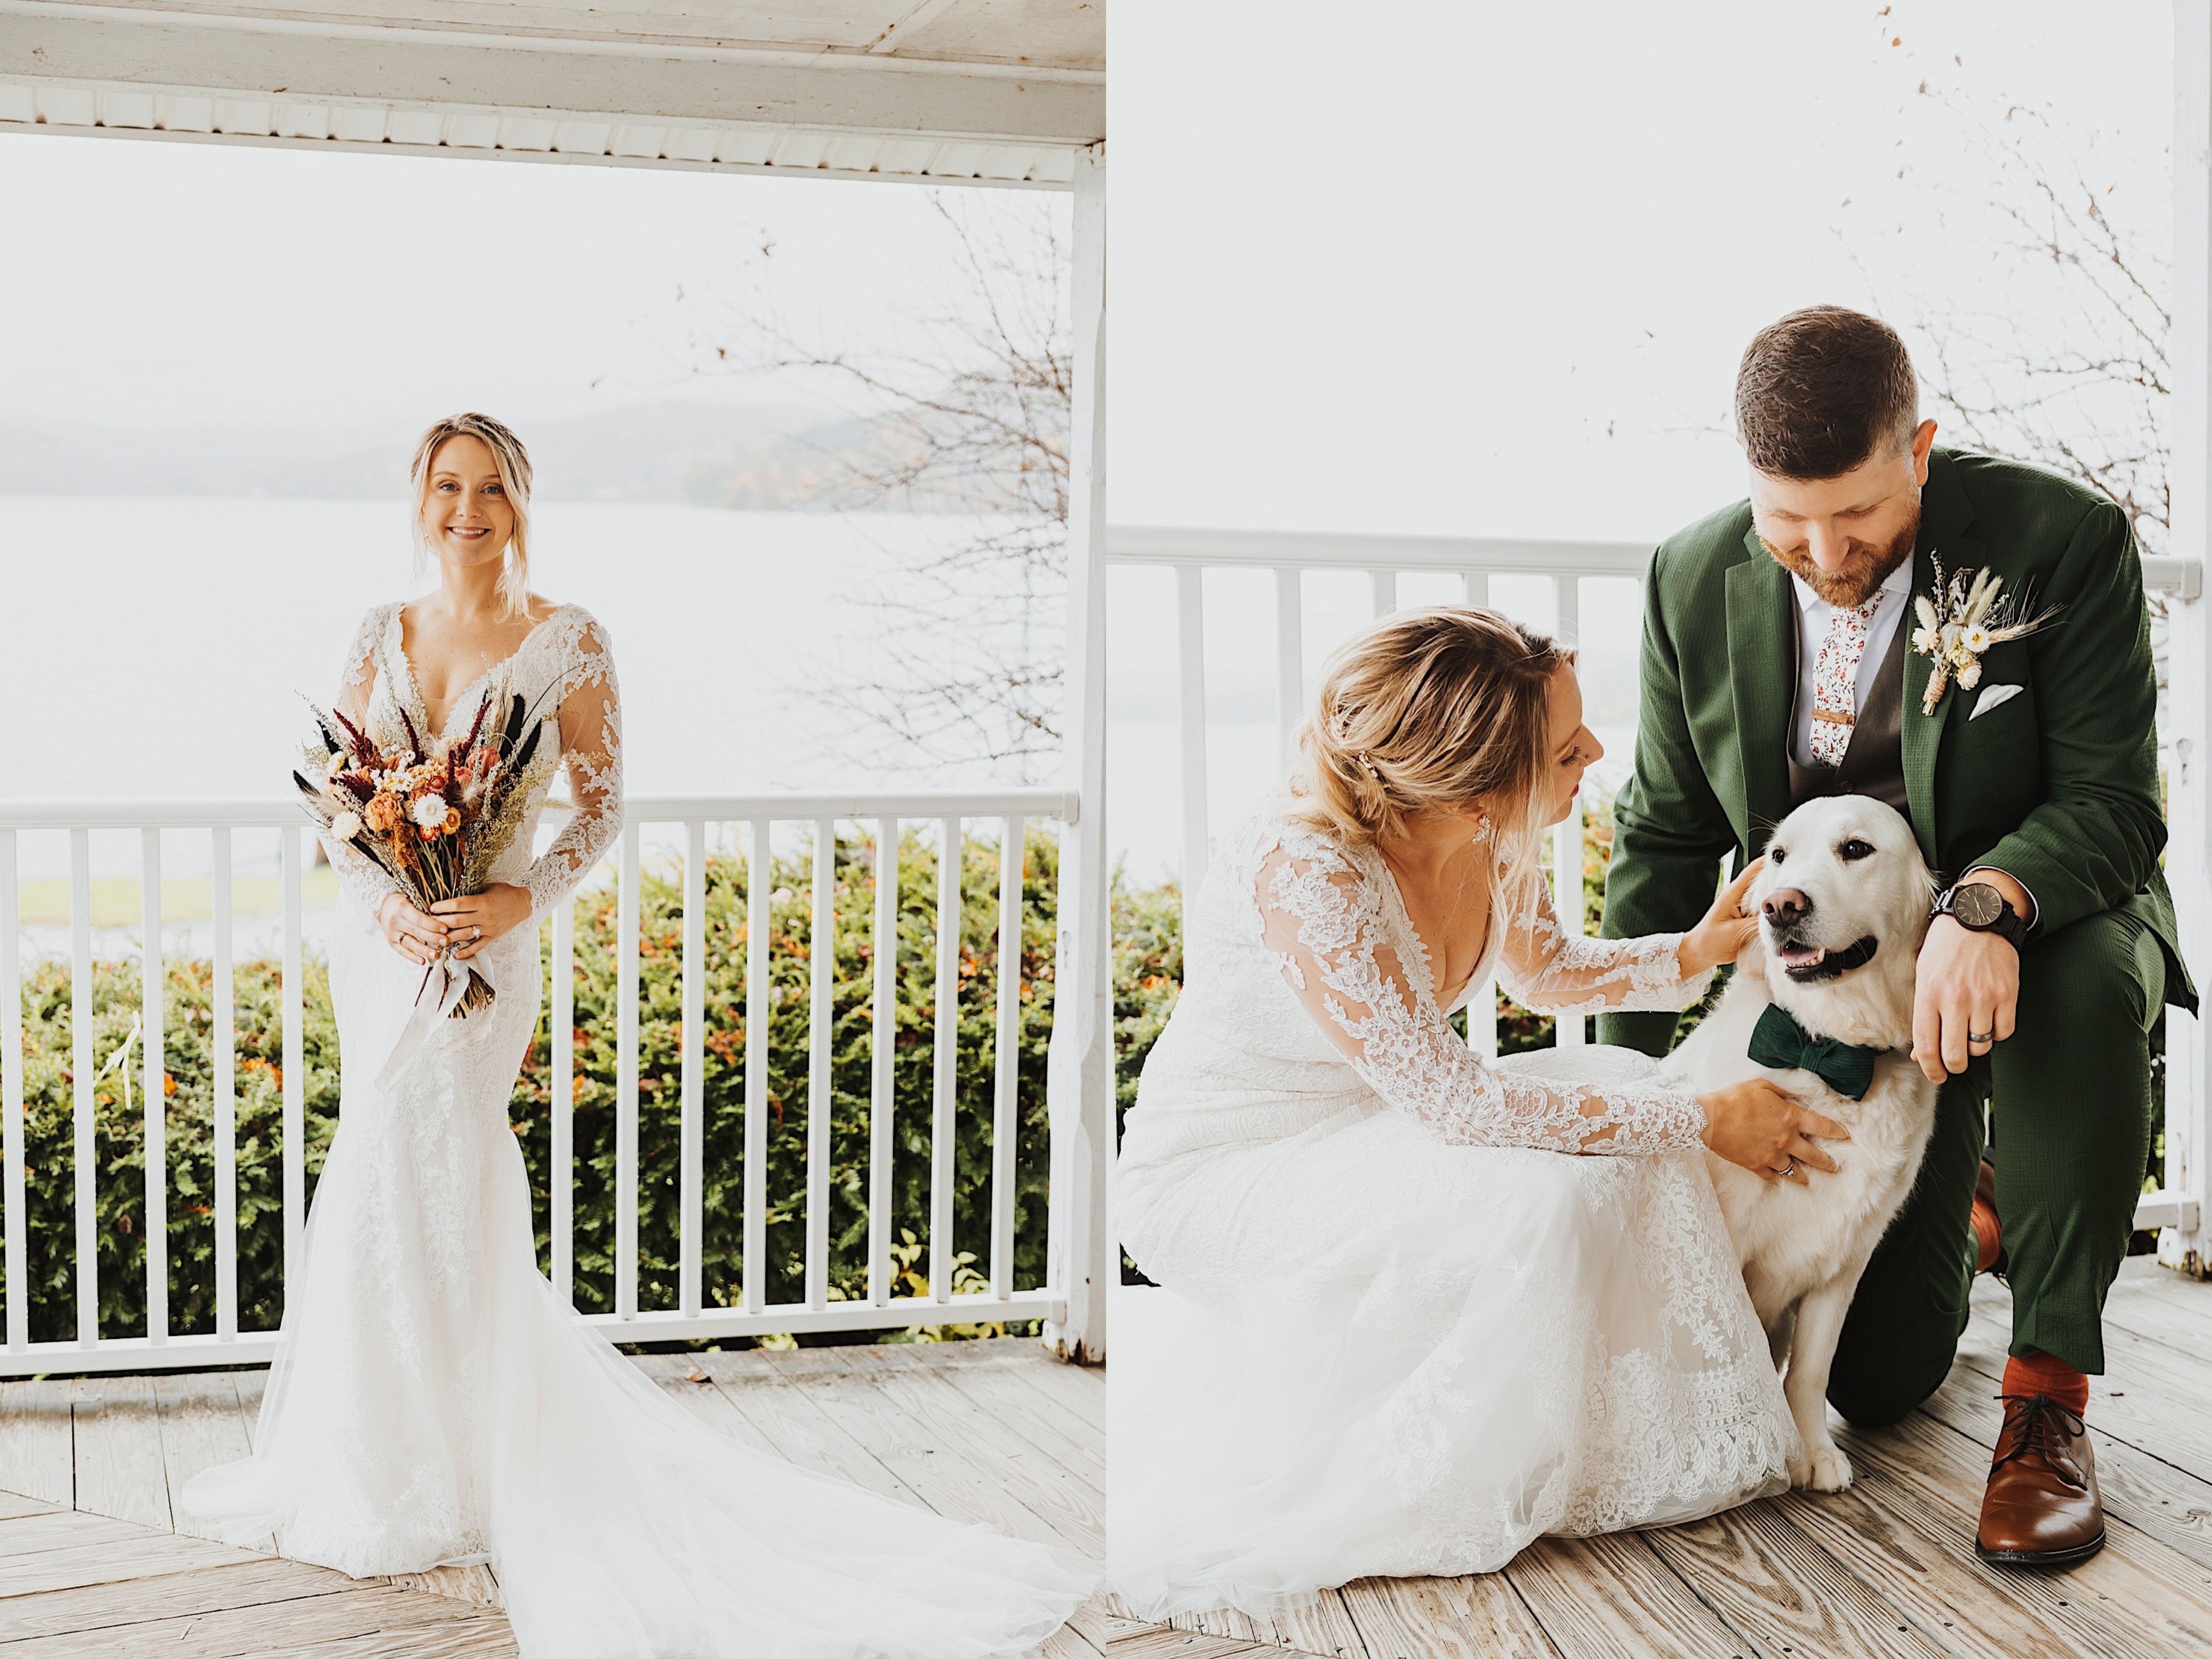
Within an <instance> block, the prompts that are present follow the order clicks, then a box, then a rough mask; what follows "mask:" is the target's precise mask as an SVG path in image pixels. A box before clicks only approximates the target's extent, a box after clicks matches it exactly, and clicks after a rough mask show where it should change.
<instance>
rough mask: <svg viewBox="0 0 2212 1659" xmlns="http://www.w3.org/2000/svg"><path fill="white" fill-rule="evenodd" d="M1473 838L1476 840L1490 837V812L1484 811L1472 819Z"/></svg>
mask: <svg viewBox="0 0 2212 1659" xmlns="http://www.w3.org/2000/svg"><path fill="white" fill-rule="evenodd" d="M1474 838H1475V840H1476V841H1478V842H1485V841H1488V840H1489V839H1490V814H1489V813H1487V812H1484V813H1481V814H1480V815H1479V816H1478V817H1476V818H1475V820H1474Z"/></svg>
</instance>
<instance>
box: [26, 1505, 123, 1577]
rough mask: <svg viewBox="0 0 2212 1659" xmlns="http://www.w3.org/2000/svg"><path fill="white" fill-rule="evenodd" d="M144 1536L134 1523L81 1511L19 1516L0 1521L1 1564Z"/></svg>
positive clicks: (53, 1511)
mask: <svg viewBox="0 0 2212 1659" xmlns="http://www.w3.org/2000/svg"><path fill="white" fill-rule="evenodd" d="M146 1533H147V1528H144V1527H142V1526H139V1525H138V1524H137V1523H136V1522H130V1521H118V1520H117V1519H116V1518H115V1517H114V1516H106V1515H92V1514H88V1513H87V1512H86V1511H84V1510H60V1509H57V1510H48V1511H46V1513H45V1514H43V1515H19V1516H16V1517H15V1519H13V1520H11V1521H0V1565H5V1564H7V1563H9V1562H12V1561H15V1560H17V1559H21V1558H22V1557H24V1556H27V1555H33V1554H37V1553H40V1552H41V1551H45V1550H62V1549H68V1548H70V1547H72V1546H74V1545H79V1544H112V1543H122V1542H126V1541H133V1540H143V1538H144V1537H145V1536H146Z"/></svg>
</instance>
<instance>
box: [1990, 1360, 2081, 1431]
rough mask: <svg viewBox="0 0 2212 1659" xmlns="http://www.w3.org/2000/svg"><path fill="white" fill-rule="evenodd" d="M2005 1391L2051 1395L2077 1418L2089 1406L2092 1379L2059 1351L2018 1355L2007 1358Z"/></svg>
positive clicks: (2008, 1392) (2009, 1392)
mask: <svg viewBox="0 0 2212 1659" xmlns="http://www.w3.org/2000/svg"><path fill="white" fill-rule="evenodd" d="M2004 1392H2005V1393H2007V1394H2023V1395H2025V1394H2047V1395H2050V1396H2051V1398H2052V1399H2053V1400H2056V1401H2057V1402H2058V1403H2059V1404H2060V1405H2062V1406H2063V1407H2066V1409H2067V1410H2068V1411H2069V1412H2072V1413H2074V1415H2075V1416H2076V1417H2079V1416H2081V1413H2083V1412H2086V1411H2087V1410H2088V1409H2089V1379H2088V1378H2087V1377H2086V1376H2082V1375H2081V1372H2079V1371H2077V1370H2075V1369H2074V1368H2073V1367H2072V1366H2071V1365H2069V1364H2067V1363H2066V1362H2065V1361H2064V1360H2063V1359H2061V1358H2058V1356H2057V1355H2056V1354H2049V1353H2032V1354H2028V1355H2027V1356H2025V1357H2023V1356H2021V1355H2019V1354H2015V1355H2014V1356H2013V1357H2012V1358H2009V1359H2008V1360H2006V1361H2005V1368H2004Z"/></svg>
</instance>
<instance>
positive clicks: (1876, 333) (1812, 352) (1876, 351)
mask: <svg viewBox="0 0 2212 1659" xmlns="http://www.w3.org/2000/svg"><path fill="white" fill-rule="evenodd" d="M1919 409H1920V393H1919V386H1918V384H1917V381H1915V380H1914V379H1913V374H1912V359H1911V357H1910V356H1907V355H1906V354H1905V342H1904V341H1903V340H1901V339H1899V337H1898V333H1897V331H1896V330H1895V329H1893V328H1892V327H1891V326H1890V325H1888V324H1887V323H1885V322H1883V321H1882V320H1881V319H1880V318H1879V317H1869V316H1868V315H1867V314H1866V313H1864V312H1862V311H1851V310H1848V309H1846V308H1845V307H1842V306H1809V307H1807V308H1806V309H1804V310H1802V311H1793V312H1791V313H1790V314H1789V315H1788V316H1787V317H1784V318H1783V319H1781V320H1780V321H1779V322H1774V323H1769V324H1768V325H1766V326H1765V328H1762V329H1761V330H1759V332H1758V333H1757V334H1756V335H1754V336H1753V337H1752V342H1751V344H1750V345H1749V346H1748V347H1747V348H1746V349H1745V350H1744V354H1743V363H1742V365H1741V368H1738V369H1737V370H1736V376H1735V425H1736V434H1737V435H1738V436H1739V437H1740V438H1741V440H1742V442H1743V453H1744V456H1745V458H1746V459H1748V460H1749V461H1750V462H1751V464H1752V465H1753V467H1754V468H1756V469H1757V470H1758V471H1760V472H1763V473H1765V475H1766V476H1767V477H1771V478H1835V477H1842V476H1843V475H1844V473H1846V472H1849V471H1850V470H1851V469H1852V468H1853V467H1855V466H1857V465H1859V463H1860V462H1862V461H1863V460H1865V459H1867V458H1868V457H1869V456H1870V455H1872V454H1873V453H1875V450H1876V449H1877V448H1878V447H1881V445H1883V444H1885V443H1895V444H1909V443H1910V442H1911V435H1912V430H1913V428H1914V427H1916V426H1917V424H1918V423H1919V422H1918V418H1917V417H1918V414H1919Z"/></svg>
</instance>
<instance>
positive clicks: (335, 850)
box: [317, 605, 399, 916]
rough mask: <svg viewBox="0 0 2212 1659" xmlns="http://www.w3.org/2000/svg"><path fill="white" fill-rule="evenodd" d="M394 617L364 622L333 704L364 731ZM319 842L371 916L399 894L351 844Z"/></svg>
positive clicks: (385, 613)
mask: <svg viewBox="0 0 2212 1659" xmlns="http://www.w3.org/2000/svg"><path fill="white" fill-rule="evenodd" d="M390 616H391V611H390V610H389V609H388V608H387V607H386V606H384V605H379V606H377V607H376V609H374V611H370V612H369V613H368V615H367V616H366V617H362V619H361V627H360V629H359V630H358V631H356V633H355V635H354V636H353V645H352V647H351V648H350V649H349V650H348V652H347V653H346V660H345V674H344V678H342V679H341V680H340V681H339V682H338V696H337V702H336V703H335V704H333V705H332V706H333V707H334V708H337V711H338V712H339V713H340V714H343V715H344V716H345V717H346V718H347V719H348V720H351V721H352V722H353V723H354V724H355V725H356V726H361V727H363V728H364V729H366V727H367V726H368V699H369V694H370V693H371V692H373V691H374V690H375V689H376V641H377V637H378V635H379V634H380V632H381V630H382V629H383V628H384V626H385V624H386V622H387V621H388V620H389V618H390ZM317 839H318V840H319V841H320V842H322V844H323V852H324V854H325V856H326V857H327V858H328V859H329V860H330V861H331V870H332V871H334V872H336V873H337V878H338V885H339V886H340V887H342V888H343V889H344V890H345V891H346V895H347V896H349V898H351V899H352V900H353V902H355V903H356V904H358V905H359V906H361V908H362V910H363V911H365V912H366V913H367V914H368V915H372V916H374V915H375V914H376V913H377V911H378V909H379V908H381V907H382V905H383V903H384V901H385V897H386V895H387V894H392V893H396V892H398V891H399V884H398V883H397V882H395V881H393V880H392V878H391V877H390V876H388V875H386V873H385V872H384V871H383V869H382V868H381V867H380V866H379V865H378V864H377V863H376V861H375V860H374V859H371V858H370V857H368V854H364V853H362V852H361V851H360V850H359V849H358V848H355V847H354V846H352V845H351V844H350V843H349V842H343V841H340V840H339V839H338V838H337V836H332V835H329V834H325V835H322V836H318V837H317Z"/></svg>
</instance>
